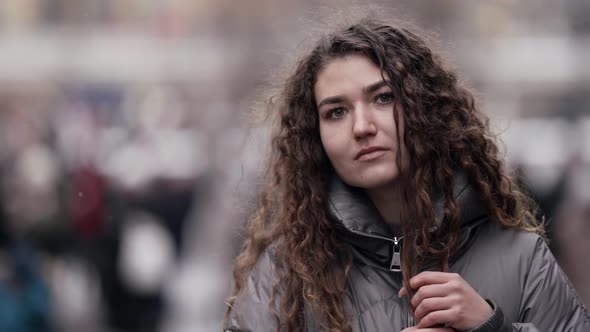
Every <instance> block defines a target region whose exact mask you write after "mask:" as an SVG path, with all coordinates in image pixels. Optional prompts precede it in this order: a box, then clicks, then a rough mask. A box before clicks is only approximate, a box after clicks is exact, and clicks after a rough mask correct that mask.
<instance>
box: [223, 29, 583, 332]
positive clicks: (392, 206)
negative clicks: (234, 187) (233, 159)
mask: <svg viewBox="0 0 590 332" xmlns="http://www.w3.org/2000/svg"><path fill="white" fill-rule="evenodd" d="M271 106H272V107H271V109H272V110H274V111H276V112H278V113H279V117H280V122H279V128H278V131H277V132H276V134H275V136H274V138H273V140H272V156H271V158H270V160H271V161H270V178H271V180H270V182H269V184H268V187H267V188H266V189H265V190H264V191H263V192H262V194H261V199H260V204H259V208H258V210H257V212H256V213H255V215H254V216H253V218H252V219H251V221H250V224H249V228H248V238H247V241H246V242H245V244H244V247H243V250H242V253H241V254H240V255H239V256H238V258H237V259H236V264H235V271H234V277H235V289H234V292H233V295H232V296H231V297H230V298H229V299H228V305H229V308H228V311H227V314H226V320H225V327H224V328H225V330H226V331H320V330H321V331H400V330H404V331H590V318H589V315H588V312H587V310H586V309H585V307H584V305H583V304H582V302H581V300H580V299H579V298H578V296H577V295H576V292H575V290H574V289H573V288H572V286H571V285H570V283H569V282H568V280H567V279H566V277H565V275H564V274H563V272H562V271H561V269H560V268H559V266H558V265H557V263H556V261H555V259H554V258H553V256H552V255H551V253H550V252H549V250H548V249H547V246H546V244H545V241H544V240H543V238H542V237H541V236H540V235H539V234H541V233H542V232H541V225H540V224H539V222H537V220H536V219H535V217H534V211H533V210H532V206H530V205H529V199H528V198H527V197H526V196H525V195H524V194H523V193H522V192H520V191H519V190H518V188H517V185H516V182H515V181H514V180H512V179H511V178H510V177H509V175H508V172H507V170H506V168H505V166H504V164H503V162H502V160H501V157H500V155H499V153H498V148H497V146H496V144H495V143H494V139H493V137H494V136H493V134H492V133H491V132H490V130H489V127H488V122H487V119H486V118H485V116H484V115H483V114H482V113H480V111H479V110H478V109H477V108H476V107H475V105H474V100H473V97H472V95H471V93H470V92H469V91H467V90H466V89H465V88H463V87H462V86H461V85H460V84H459V82H458V80H457V78H456V76H455V75H454V74H453V73H452V72H450V71H449V70H447V69H445V68H444V66H443V65H442V63H441V60H440V59H439V58H438V57H437V56H436V55H435V54H433V53H432V51H431V50H430V49H429V48H428V47H427V46H426V45H425V43H424V42H423V40H421V39H420V38H419V37H417V36H416V35H415V34H413V33H411V32H409V31H408V30H406V29H402V28H398V27H394V26H390V25H387V24H384V23H382V22H380V21H375V20H363V21H361V22H359V23H358V24H355V25H353V26H351V27H350V28H348V29H345V30H343V31H339V32H336V33H334V34H332V35H329V36H326V37H325V38H323V39H322V40H320V41H319V42H318V44H317V45H316V47H315V48H314V49H313V50H312V51H311V52H310V53H309V54H308V55H307V56H306V57H305V58H303V59H302V60H301V61H300V62H299V64H298V65H297V67H296V68H295V70H294V72H293V73H292V75H291V76H290V77H289V78H288V79H287V81H286V83H285V85H284V89H283V91H282V93H281V94H280V96H278V99H277V100H276V101H275V103H273V104H272V105H271Z"/></svg>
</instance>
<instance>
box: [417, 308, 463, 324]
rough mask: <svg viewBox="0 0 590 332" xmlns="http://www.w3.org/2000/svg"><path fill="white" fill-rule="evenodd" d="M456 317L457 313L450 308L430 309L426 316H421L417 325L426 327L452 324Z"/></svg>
mask: <svg viewBox="0 0 590 332" xmlns="http://www.w3.org/2000/svg"><path fill="white" fill-rule="evenodd" d="M456 319H457V313H456V312H455V311H454V310H452V309H447V310H437V311H431V312H430V313H428V314H427V315H426V316H424V317H422V319H421V320H420V322H419V323H418V327H420V328H426V327H429V326H435V325H439V324H442V325H447V326H452V325H453V324H454V322H455V320H456Z"/></svg>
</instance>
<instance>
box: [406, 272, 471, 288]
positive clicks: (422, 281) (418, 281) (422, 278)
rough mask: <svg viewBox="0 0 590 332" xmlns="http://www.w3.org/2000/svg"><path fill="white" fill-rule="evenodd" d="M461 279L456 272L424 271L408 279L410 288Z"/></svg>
mask: <svg viewBox="0 0 590 332" xmlns="http://www.w3.org/2000/svg"><path fill="white" fill-rule="evenodd" d="M458 279H461V276H460V275H458V274H456V273H447V272H434V271H425V272H421V273H419V274H417V275H416V276H414V277H412V278H411V279H410V286H411V287H412V289H418V288H420V287H422V286H424V285H433V284H444V283H447V282H449V281H452V280H458Z"/></svg>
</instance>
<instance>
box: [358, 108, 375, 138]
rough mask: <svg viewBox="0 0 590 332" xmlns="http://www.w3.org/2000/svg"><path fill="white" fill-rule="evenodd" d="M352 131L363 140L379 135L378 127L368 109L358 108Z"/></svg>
mask: <svg viewBox="0 0 590 332" xmlns="http://www.w3.org/2000/svg"><path fill="white" fill-rule="evenodd" d="M352 131H353V134H354V136H355V137H356V138H363V137H365V136H371V135H375V134H376V133H377V126H376V125H375V122H374V119H373V116H372V114H371V111H370V110H369V109H368V108H366V107H358V108H357V109H356V110H355V112H354V124H353V129H352Z"/></svg>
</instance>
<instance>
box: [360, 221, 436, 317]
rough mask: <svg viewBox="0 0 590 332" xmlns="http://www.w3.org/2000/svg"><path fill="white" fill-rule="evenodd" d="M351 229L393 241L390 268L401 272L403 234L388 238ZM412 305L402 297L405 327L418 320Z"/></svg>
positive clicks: (371, 236) (365, 234)
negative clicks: (412, 311) (412, 310)
mask: <svg viewBox="0 0 590 332" xmlns="http://www.w3.org/2000/svg"><path fill="white" fill-rule="evenodd" d="M435 229H436V228H435V227H433V228H432V229H431V230H430V231H434V230H435ZM350 231H351V232H353V233H355V234H358V235H362V236H366V237H370V238H374V239H380V240H385V241H388V242H391V243H392V244H393V249H392V257H391V263H390V266H389V270H390V271H392V272H401V243H400V241H401V240H402V239H403V238H404V237H403V236H400V237H397V236H395V237H394V238H393V239H391V238H388V237H385V236H379V235H374V234H368V233H364V232H359V231H354V230H350ZM410 306H411V304H410V303H409V301H408V300H407V299H406V298H403V299H402V310H403V311H405V313H404V316H405V320H404V321H405V323H406V324H405V326H404V328H406V327H412V326H414V325H416V321H415V319H414V316H413V315H412V314H411V312H410ZM402 325H404V324H402Z"/></svg>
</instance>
